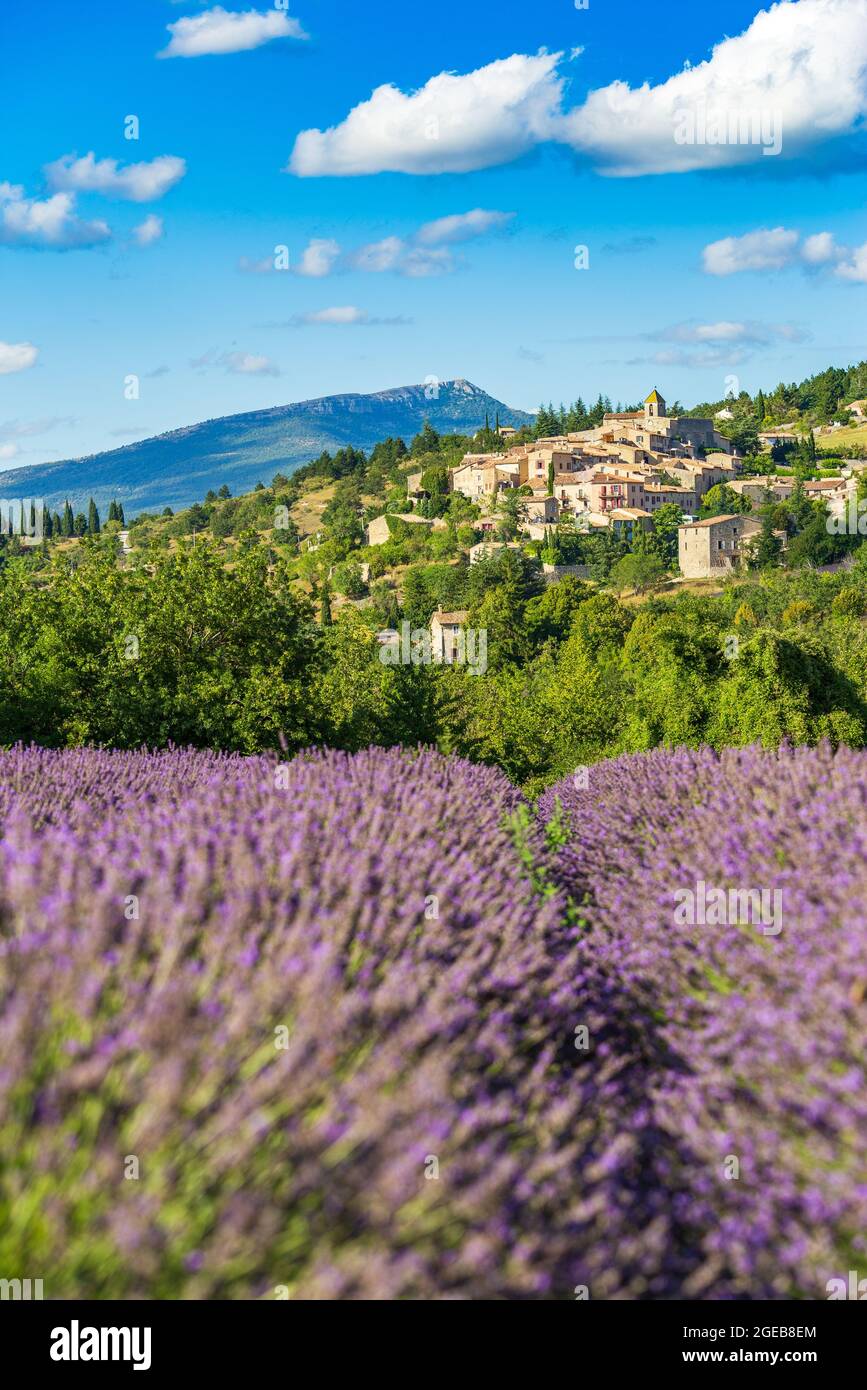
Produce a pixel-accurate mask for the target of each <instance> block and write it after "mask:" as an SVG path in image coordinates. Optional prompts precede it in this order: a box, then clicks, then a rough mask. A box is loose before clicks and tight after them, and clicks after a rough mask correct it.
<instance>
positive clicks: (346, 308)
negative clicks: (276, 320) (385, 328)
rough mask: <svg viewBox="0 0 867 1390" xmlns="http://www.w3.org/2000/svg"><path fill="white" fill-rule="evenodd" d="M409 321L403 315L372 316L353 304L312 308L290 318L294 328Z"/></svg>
mask: <svg viewBox="0 0 867 1390" xmlns="http://www.w3.org/2000/svg"><path fill="white" fill-rule="evenodd" d="M410 322H411V320H410V319H407V318H403V317H399V318H389V319H378V318H372V317H371V315H370V314H369V313H368V312H367V310H366V309H359V308H357V306H356V305H354V304H338V305H334V306H332V307H331V308H328V309H312V310H310V311H309V312H308V313H306V314H295V316H294V317H293V318H292V319H290V324H291V325H292V327H294V328H300V327H302V326H303V325H305V324H326V325H329V326H331V327H334V328H339V327H344V326H353V325H363V326H364V327H367V328H370V327H373V326H375V325H386V324H388V325H398V324H405V323H410Z"/></svg>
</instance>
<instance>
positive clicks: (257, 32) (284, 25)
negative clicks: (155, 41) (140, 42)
mask: <svg viewBox="0 0 867 1390" xmlns="http://www.w3.org/2000/svg"><path fill="white" fill-rule="evenodd" d="M166 27H167V29H168V31H169V33H170V34H171V36H172V37H171V41H170V43H169V44H168V46H167V47H166V48H164V49H163V50H162V52H160V53H158V54H157V57H158V58H200V57H202V56H203V55H205V54H210V53H243V52H247V51H248V50H249V49H251V48H261V46H262V44H263V43H270V42H271V40H272V39H306V38H307V37H308V35H307V34H306V33H305V32H304V30H303V28H302V27H301V24H300V23H299V21H298V20H297V19H292V18H291V16H290V15H288V14H286V12H285V10H280V9H276V8H274V9H270V10H244V11H243V12H242V13H239V12H237V11H232V10H224V9H223V7H222V5H215V6H214V8H213V9H210V10H205V11H204V12H203V13H202V14H197V15H188V16H185V17H184V18H183V19H177V20H175V22H174V24H169V25H167V26H166Z"/></svg>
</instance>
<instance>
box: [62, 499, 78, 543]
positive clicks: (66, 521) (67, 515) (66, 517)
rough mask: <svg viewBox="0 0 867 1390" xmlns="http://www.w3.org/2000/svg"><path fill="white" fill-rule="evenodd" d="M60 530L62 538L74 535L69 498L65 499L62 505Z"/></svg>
mask: <svg viewBox="0 0 867 1390" xmlns="http://www.w3.org/2000/svg"><path fill="white" fill-rule="evenodd" d="M60 530H61V532H62V534H63V535H64V536H72V535H74V534H75V518H74V517H73V515H72V508H71V506H70V505H69V498H67V499H66V501H65V503H64V504H63V521H62V523H61V527H60Z"/></svg>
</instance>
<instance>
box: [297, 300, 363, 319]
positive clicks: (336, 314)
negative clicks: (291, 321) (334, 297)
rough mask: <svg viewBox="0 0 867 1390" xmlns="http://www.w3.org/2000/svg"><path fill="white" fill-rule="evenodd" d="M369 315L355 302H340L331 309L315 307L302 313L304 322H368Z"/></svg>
mask: <svg viewBox="0 0 867 1390" xmlns="http://www.w3.org/2000/svg"><path fill="white" fill-rule="evenodd" d="M367 318H368V315H367V313H366V311H365V310H364V309H358V308H356V306H355V305H354V304H340V305H336V306H334V307H333V308H331V309H314V310H312V311H311V312H310V313H307V314H301V315H300V321H301V322H302V323H366V322H367Z"/></svg>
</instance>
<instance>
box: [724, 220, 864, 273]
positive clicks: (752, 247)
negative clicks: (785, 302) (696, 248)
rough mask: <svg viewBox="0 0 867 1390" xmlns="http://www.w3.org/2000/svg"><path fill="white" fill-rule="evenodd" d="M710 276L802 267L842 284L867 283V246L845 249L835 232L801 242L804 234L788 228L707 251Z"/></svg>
mask: <svg viewBox="0 0 867 1390" xmlns="http://www.w3.org/2000/svg"><path fill="white" fill-rule="evenodd" d="M703 262H704V269H705V271H706V272H707V274H708V275H736V274H739V273H740V272H742V271H749V270H785V269H788V268H789V267H791V266H799V267H800V268H801V269H802V270H806V271H813V272H816V271H821V270H829V271H831V272H832V273H833V274H834V275H835V276H836V277H837V278H838V279H840V280H850V281H855V282H856V283H862V282H865V283H867V242H865V244H864V245H863V246H854V247H852V246H841V245H840V243H839V242H838V241H837V240H836V238H835V236H834V233H833V232H815V233H814V234H813V235H812V236H808V237H805V238H804V239H803V241H802V240H801V233H800V232H796V231H791V230H790V229H788V228H786V227H774V228H773V229H772V230H770V231H768V230H761V231H757V232H748V233H747V234H746V236H741V237H724V238H723V240H722V241H714V242H712V243H711V244H710V246H706V247H705V248H704V253H703Z"/></svg>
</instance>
